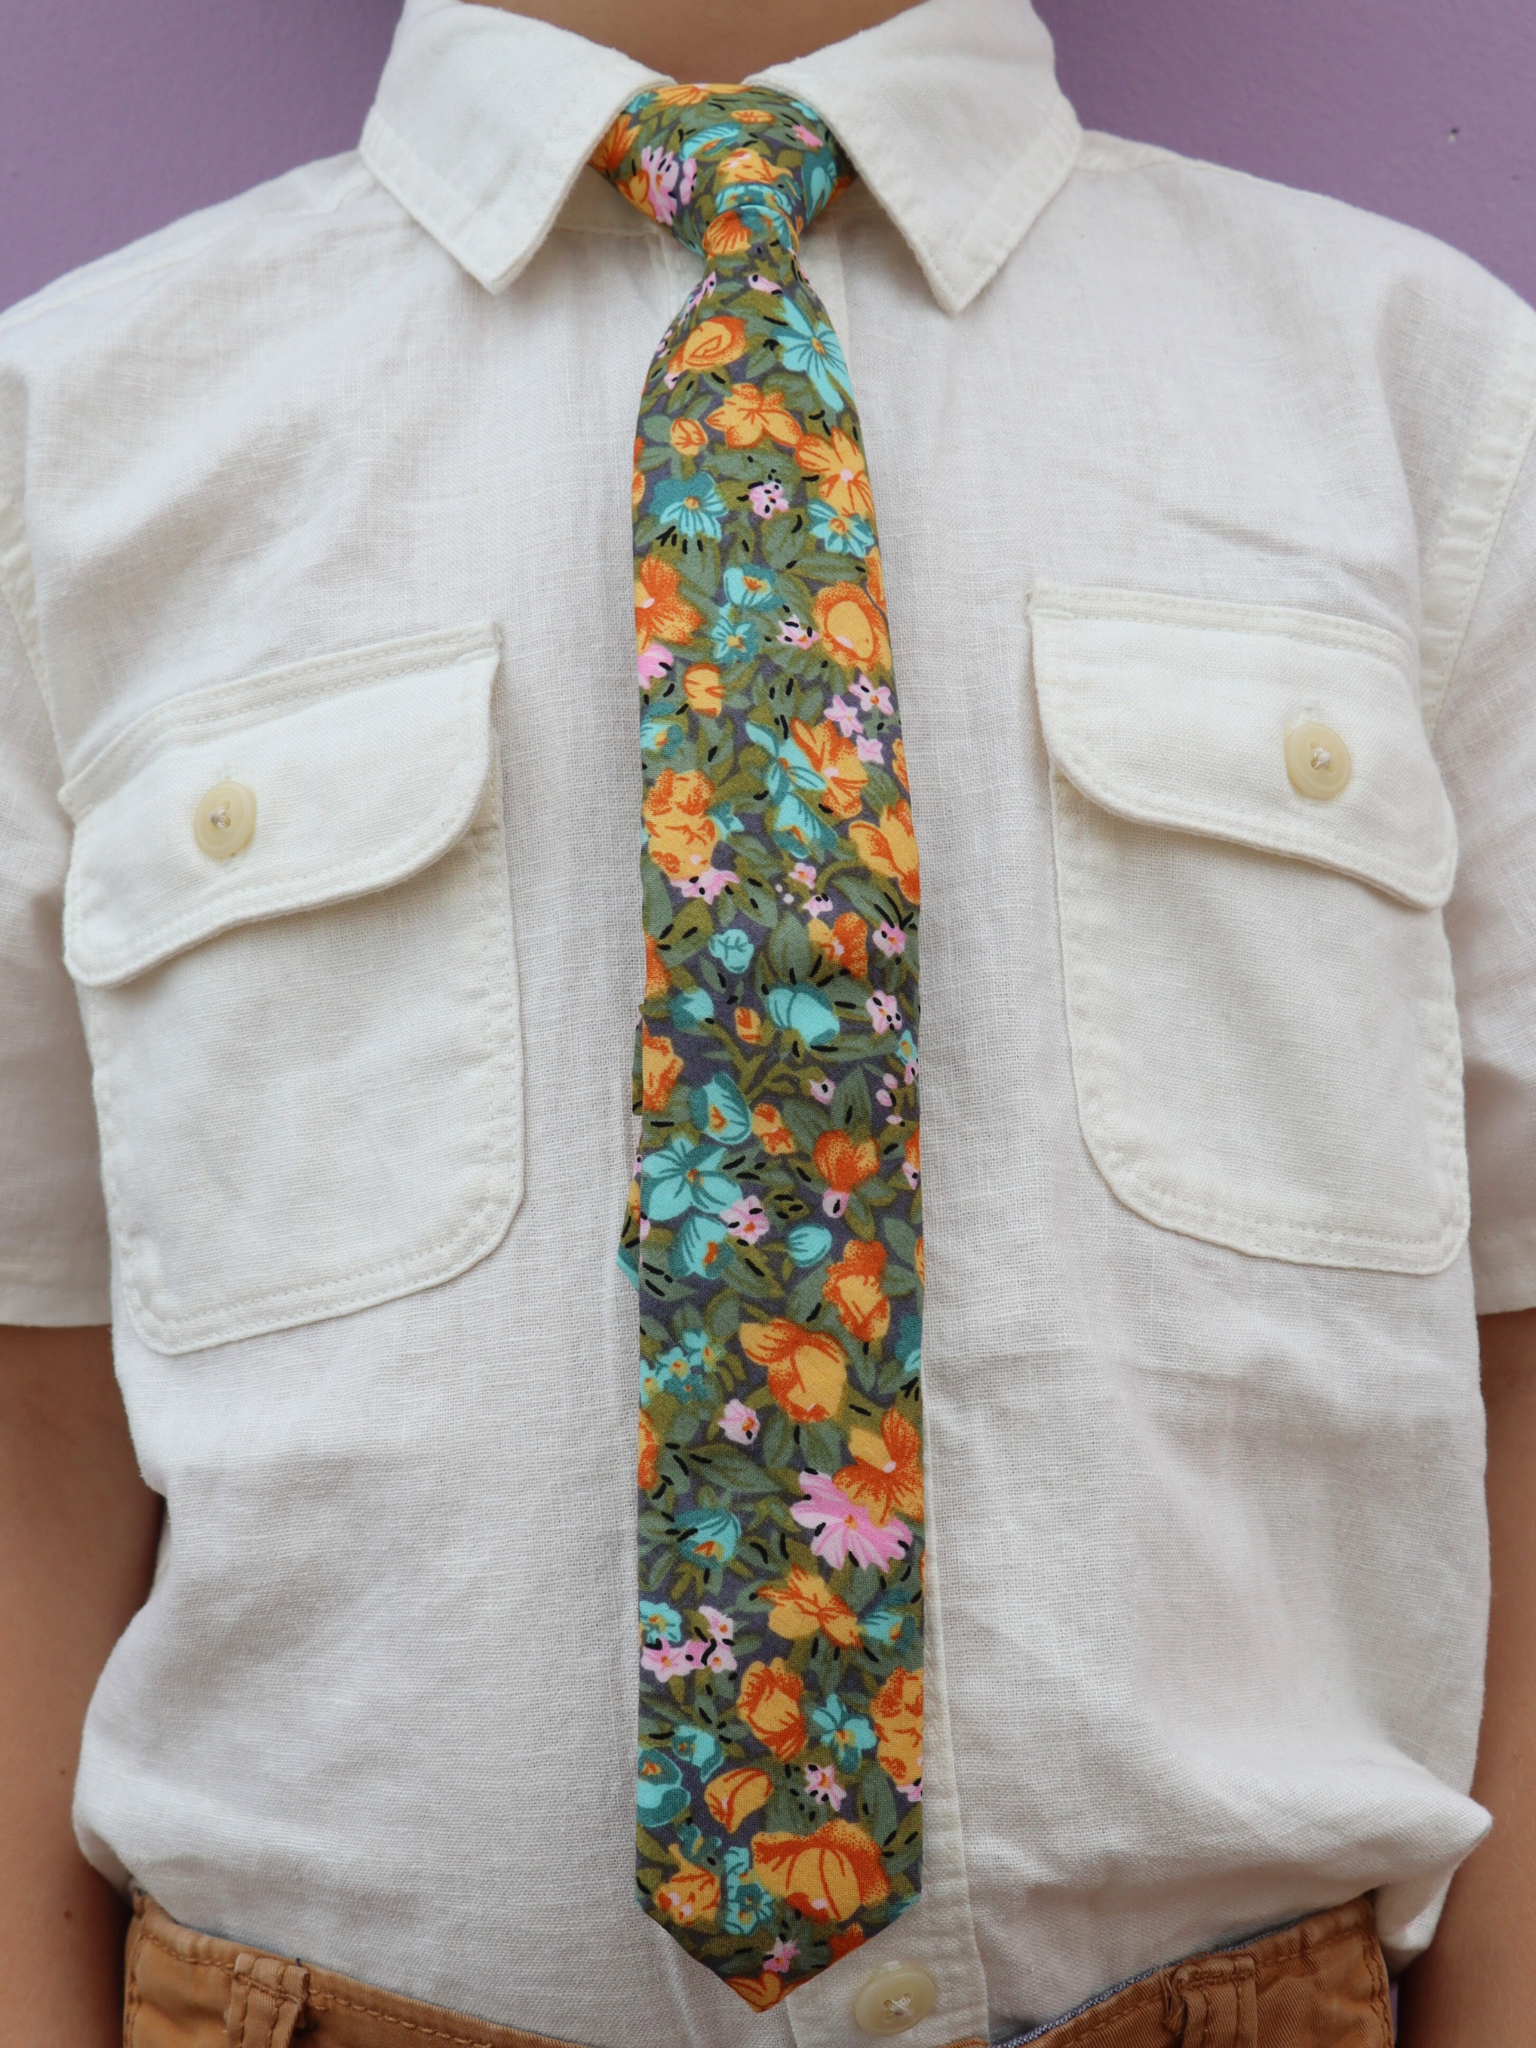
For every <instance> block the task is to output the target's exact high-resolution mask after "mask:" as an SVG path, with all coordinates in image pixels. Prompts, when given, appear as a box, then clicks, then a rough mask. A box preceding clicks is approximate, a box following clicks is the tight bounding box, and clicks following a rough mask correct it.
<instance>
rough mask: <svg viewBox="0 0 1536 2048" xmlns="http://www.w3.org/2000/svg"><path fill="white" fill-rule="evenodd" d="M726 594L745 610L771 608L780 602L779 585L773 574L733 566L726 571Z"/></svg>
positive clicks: (765, 609)
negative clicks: (762, 574)
mask: <svg viewBox="0 0 1536 2048" xmlns="http://www.w3.org/2000/svg"><path fill="white" fill-rule="evenodd" d="M725 594H726V596H727V597H728V598H729V599H730V600H731V603H732V604H733V605H739V606H740V608H741V610H742V611H744V612H763V611H768V610H770V609H771V608H772V607H773V606H774V605H775V604H776V603H777V602H778V595H779V593H778V586H777V585H776V584H775V583H774V580H773V578H772V577H771V576H760V575H759V574H758V573H757V572H756V570H753V569H740V568H735V567H732V568H730V569H727V570H726V572H725Z"/></svg>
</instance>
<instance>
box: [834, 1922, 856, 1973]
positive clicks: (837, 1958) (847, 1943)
mask: <svg viewBox="0 0 1536 2048" xmlns="http://www.w3.org/2000/svg"><path fill="white" fill-rule="evenodd" d="M863 1946H864V1930H863V1928H862V1927H860V1926H859V1924H858V1922H857V1921H855V1922H854V1924H853V1926H852V1927H840V1928H839V1929H838V1931H837V1932H836V1934H834V1935H831V1936H829V1937H828V1940H827V1947H828V1948H829V1949H830V1950H831V1951H832V1960H833V1962H834V1963H837V1962H841V1961H842V1959H843V1957H844V1956H851V1955H852V1954H853V1952H854V1950H855V1949H856V1948H862V1947H863Z"/></svg>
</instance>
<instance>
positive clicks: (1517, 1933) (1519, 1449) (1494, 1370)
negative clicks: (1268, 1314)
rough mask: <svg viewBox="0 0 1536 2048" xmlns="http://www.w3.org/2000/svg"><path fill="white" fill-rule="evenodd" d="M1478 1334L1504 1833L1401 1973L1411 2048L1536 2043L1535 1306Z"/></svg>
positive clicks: (1489, 1319)
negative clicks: (1485, 1426) (1485, 1413)
mask: <svg viewBox="0 0 1536 2048" xmlns="http://www.w3.org/2000/svg"><path fill="white" fill-rule="evenodd" d="M1480 1330H1481V1337H1482V1357H1483V1399H1484V1402H1485V1404H1486V1406H1487V1410H1488V1525H1489V1537H1490V1541H1491V1545H1492V1559H1493V1605H1492V1610H1491V1613H1490V1617H1489V1634H1488V1687H1487V1697H1486V1700H1485V1703H1484V1707H1483V1726H1482V1734H1481V1737H1480V1740H1479V1744H1478V1758H1477V1775H1476V1777H1475V1779H1474V1780H1473V1785H1472V1793H1473V1797H1474V1798H1475V1799H1477V1800H1479V1801H1480V1802H1481V1803H1482V1804H1483V1805H1484V1806H1486V1807H1487V1808H1488V1811H1489V1812H1490V1813H1491V1814H1492V1815H1493V1829H1492V1832H1491V1833H1490V1834H1489V1836H1488V1838H1487V1840H1486V1841H1485V1842H1484V1843H1483V1844H1482V1846H1481V1847H1480V1848H1479V1849H1477V1850H1476V1851H1475V1852H1474V1853H1473V1854H1472V1855H1471V1856H1470V1857H1469V1858H1468V1859H1467V1861H1466V1862H1465V1863H1464V1864H1463V1865H1462V1867H1461V1870H1460V1871H1459V1872H1458V1873H1457V1876H1456V1881H1455V1883H1454V1884H1453V1885H1452V1886H1451V1892H1450V1897H1449V1898H1448V1900H1447V1901H1446V1907H1445V1912H1444V1915H1443V1916H1442V1918H1441V1921H1440V1927H1439V1931H1438V1932H1437V1934H1436V1936H1435V1940H1434V1943H1433V1946H1432V1947H1431V1948H1430V1949H1429V1951H1428V1953H1427V1954H1426V1955H1424V1956H1423V1957H1421V1958H1420V1960H1419V1961H1418V1962H1416V1963H1415V1964H1414V1965H1413V1968H1412V1969H1411V1970H1409V1972H1408V1973H1407V1975H1406V1976H1405V1978H1404V1979H1403V1986H1402V2031H1401V2036H1400V2038H1401V2040H1402V2041H1403V2042H1404V2043H1405V2044H1406V2048H1469V2044H1471V2043H1476V2048H1532V2044H1533V2043H1536V1997H1533V1986H1536V1512H1533V1504H1536V1309H1524V1310H1522V1311H1521V1312H1520V1313H1519V1314H1517V1315H1507V1316H1485V1317H1484V1318H1483V1321H1482V1323H1481V1325H1480Z"/></svg>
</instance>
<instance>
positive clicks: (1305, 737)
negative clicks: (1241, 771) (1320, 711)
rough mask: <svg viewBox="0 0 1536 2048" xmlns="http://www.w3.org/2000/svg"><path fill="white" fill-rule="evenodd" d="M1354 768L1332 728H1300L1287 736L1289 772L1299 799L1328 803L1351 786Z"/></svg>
mask: <svg viewBox="0 0 1536 2048" xmlns="http://www.w3.org/2000/svg"><path fill="white" fill-rule="evenodd" d="M1352 766H1353V764H1352V763H1351V761H1350V758H1349V749H1348V747H1346V746H1345V744H1344V742H1343V741H1342V740H1341V739H1340V738H1339V736H1338V734H1337V733H1336V732H1335V731H1334V729H1333V727H1332V726H1331V725H1316V724H1308V725H1298V726H1296V727H1294V728H1293V730H1292V731H1290V732H1288V733H1287V734H1286V736H1285V772H1286V774H1287V775H1289V776H1290V778H1291V787H1292V789H1294V790H1295V792H1296V794H1297V795H1298V796H1307V797H1311V798H1312V799H1313V801H1314V802H1315V803H1326V802H1327V801H1328V799H1329V797H1333V796H1337V795H1338V793H1339V791H1340V790H1341V789H1343V788H1344V787H1345V785H1346V784H1347V783H1348V781H1349V778H1350V773H1351V770H1352Z"/></svg>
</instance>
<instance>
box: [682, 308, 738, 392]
mask: <svg viewBox="0 0 1536 2048" xmlns="http://www.w3.org/2000/svg"><path fill="white" fill-rule="evenodd" d="M746 352H747V330H746V328H745V326H744V325H743V323H742V322H741V321H740V320H737V319H734V318H733V317H732V316H731V315H730V314H721V315H720V316H719V317H717V318H716V319H713V320H701V321H700V322H699V324H698V326H697V327H692V328H690V329H689V331H688V332H687V334H685V335H684V337H683V339H682V341H681V342H680V343H679V344H678V346H677V347H676V348H675V349H674V350H673V352H672V357H671V360H670V361H669V362H668V364H667V375H668V377H670V378H671V380H672V381H673V383H676V381H677V379H678V378H679V377H681V376H682V374H683V372H684V371H685V370H719V369H722V368H723V367H724V366H725V364H727V363H734V362H735V360H736V358H737V357H738V356H742V355H745V354H746Z"/></svg>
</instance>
